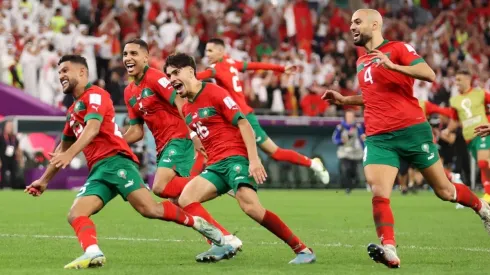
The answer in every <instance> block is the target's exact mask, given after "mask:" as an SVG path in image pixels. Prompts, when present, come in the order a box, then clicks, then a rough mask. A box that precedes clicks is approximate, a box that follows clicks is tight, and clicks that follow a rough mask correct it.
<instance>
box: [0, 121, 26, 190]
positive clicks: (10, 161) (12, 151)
mask: <svg viewBox="0 0 490 275" xmlns="http://www.w3.org/2000/svg"><path fill="white" fill-rule="evenodd" d="M0 135H1V138H0V166H1V171H2V173H1V178H0V188H17V187H19V188H21V187H20V186H18V184H17V182H16V176H17V171H18V170H19V168H22V167H23V166H24V163H23V157H22V151H21V150H20V148H19V140H18V139H17V137H16V136H15V134H14V131H13V124H12V121H7V122H5V125H4V128H3V131H2V132H1V133H0Z"/></svg>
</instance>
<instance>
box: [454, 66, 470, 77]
mask: <svg viewBox="0 0 490 275" xmlns="http://www.w3.org/2000/svg"><path fill="white" fill-rule="evenodd" d="M456 74H462V75H466V76H471V72H470V70H468V69H467V68H460V69H459V70H458V71H457V72H456Z"/></svg>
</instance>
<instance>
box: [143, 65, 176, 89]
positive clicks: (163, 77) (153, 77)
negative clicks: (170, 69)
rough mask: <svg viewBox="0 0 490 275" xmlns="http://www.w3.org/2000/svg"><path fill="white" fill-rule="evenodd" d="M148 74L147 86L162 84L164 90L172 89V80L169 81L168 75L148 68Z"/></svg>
mask: <svg viewBox="0 0 490 275" xmlns="http://www.w3.org/2000/svg"><path fill="white" fill-rule="evenodd" d="M146 73H147V77H148V78H147V80H148V81H147V84H149V85H155V84H156V83H158V84H160V85H161V86H162V87H163V88H171V87H170V80H169V79H168V76H167V74H165V73H164V72H162V71H160V70H157V69H155V68H148V71H147V72H146Z"/></svg>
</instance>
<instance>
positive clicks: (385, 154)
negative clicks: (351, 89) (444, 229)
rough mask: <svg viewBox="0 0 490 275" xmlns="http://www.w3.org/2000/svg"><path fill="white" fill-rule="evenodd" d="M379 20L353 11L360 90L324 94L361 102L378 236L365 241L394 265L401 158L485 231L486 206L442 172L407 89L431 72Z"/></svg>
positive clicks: (489, 214)
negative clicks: (394, 201)
mask: <svg viewBox="0 0 490 275" xmlns="http://www.w3.org/2000/svg"><path fill="white" fill-rule="evenodd" d="M382 25H383V19H382V17H381V15H380V14H379V12H378V11H376V10H371V9H360V10H357V11H356V12H355V13H354V14H353V15H352V20H351V27H350V29H351V33H352V35H353V38H354V44H355V45H356V46H362V47H364V48H366V50H367V52H368V53H367V54H366V55H363V56H361V57H359V59H358V61H357V78H358V80H359V85H360V87H361V91H362V95H356V96H347V97H344V96H342V95H341V94H340V93H338V92H336V91H331V90H329V91H326V92H325V94H324V95H323V97H324V98H325V99H328V100H329V101H330V102H333V103H335V104H341V105H342V104H345V105H364V119H365V124H366V134H367V138H366V143H365V144H366V147H365V151H364V160H363V161H364V173H365V175H366V179H367V181H368V183H369V184H370V185H371V187H372V194H373V199H372V206H373V218H374V223H375V226H376V232H377V235H378V237H379V239H380V241H381V246H379V245H376V244H370V245H368V253H369V255H370V257H371V258H372V259H373V260H374V261H376V262H380V263H383V264H385V265H386V266H388V267H390V268H398V267H399V266H400V258H399V257H398V256H397V253H396V248H395V247H396V242H395V234H394V230H393V227H394V219H393V213H392V211H391V207H390V195H391V191H392V187H393V182H394V181H395V177H396V175H397V172H398V168H399V159H400V158H402V159H404V160H406V161H408V162H409V163H411V164H412V165H413V166H414V167H415V168H417V169H419V170H420V172H421V173H422V174H423V176H424V178H425V179H426V180H427V182H428V184H429V185H430V186H431V187H432V189H433V190H434V192H435V194H436V195H437V196H438V197H439V198H440V199H441V200H444V201H450V202H453V203H456V202H457V203H460V204H462V205H464V206H468V207H470V208H472V209H473V210H474V211H475V212H476V213H477V214H478V215H479V216H480V217H481V219H482V221H483V224H484V226H485V229H486V230H487V232H489V233H490V206H489V205H488V204H487V203H486V202H485V201H484V200H479V199H478V197H477V196H476V195H475V194H473V193H472V192H471V191H470V190H469V188H468V187H467V186H466V185H464V184H452V183H451V182H450V181H449V179H448V177H447V176H446V174H445V172H444V168H443V166H442V163H441V161H440V159H439V154H438V152H437V147H436V145H435V144H434V142H433V138H432V130H431V127H430V125H429V123H428V122H427V119H426V118H425V114H424V113H423V111H422V109H421V108H420V105H419V103H418V101H417V99H416V98H415V97H414V96H413V90H412V86H413V82H414V78H417V79H421V80H424V81H433V80H434V78H435V74H434V71H432V69H431V68H430V67H429V66H428V65H427V64H426V63H425V62H424V59H422V58H421V57H420V56H419V55H418V54H417V53H416V51H415V49H414V48H413V47H412V46H410V45H408V44H405V43H403V42H398V41H388V40H384V39H383V36H382V34H381V29H382Z"/></svg>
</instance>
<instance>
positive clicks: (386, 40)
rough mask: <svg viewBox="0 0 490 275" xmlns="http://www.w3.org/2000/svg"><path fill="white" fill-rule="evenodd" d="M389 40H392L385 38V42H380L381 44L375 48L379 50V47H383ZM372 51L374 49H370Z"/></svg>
mask: <svg viewBox="0 0 490 275" xmlns="http://www.w3.org/2000/svg"><path fill="white" fill-rule="evenodd" d="M388 42H390V40H388V39H385V40H383V43H381V44H379V45H378V46H377V47H376V48H374V49H375V50H377V49H379V48H381V47H382V46H384V45H386V44H387V43H388ZM370 52H372V51H370ZM370 52H369V53H370Z"/></svg>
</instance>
